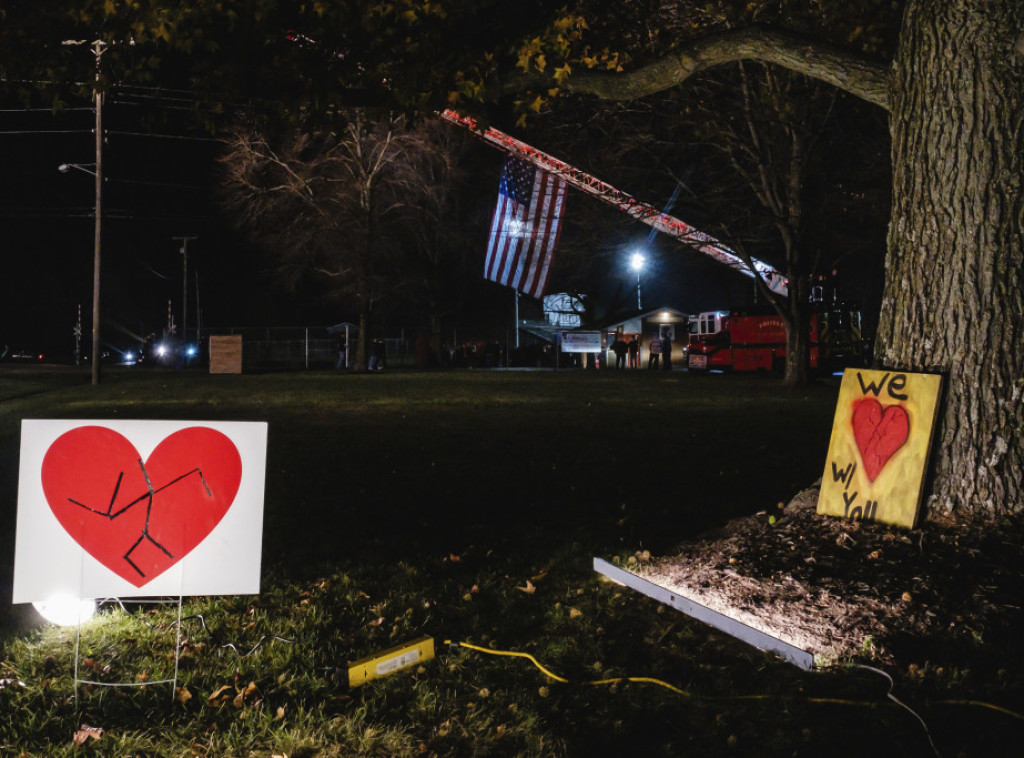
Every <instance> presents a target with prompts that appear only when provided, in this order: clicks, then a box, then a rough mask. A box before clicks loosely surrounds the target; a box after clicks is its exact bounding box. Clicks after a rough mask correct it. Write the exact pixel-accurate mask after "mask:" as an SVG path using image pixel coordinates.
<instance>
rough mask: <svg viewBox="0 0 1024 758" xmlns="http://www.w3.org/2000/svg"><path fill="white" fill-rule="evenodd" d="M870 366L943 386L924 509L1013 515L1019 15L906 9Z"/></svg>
mask: <svg viewBox="0 0 1024 758" xmlns="http://www.w3.org/2000/svg"><path fill="white" fill-rule="evenodd" d="M891 125H892V129H891V131H892V151H893V159H894V160H893V166H894V176H893V209H892V219H891V222H890V227H889V255H888V259H887V262H886V288H885V293H884V296H883V301H882V320H881V324H880V326H879V333H878V341H879V346H880V350H879V351H878V352H877V355H878V359H879V360H880V361H881V364H882V365H883V366H884V367H886V368H903V369H908V370H923V371H939V372H942V373H944V374H945V375H946V376H947V392H946V400H945V412H944V415H943V418H942V425H941V428H940V434H941V437H940V439H939V440H938V444H937V445H936V448H935V454H936V455H937V465H936V469H935V478H934V482H933V484H932V490H931V504H932V505H933V506H936V507H938V508H940V509H943V510H957V509H960V508H975V509H981V510H983V511H987V512H997V511H1002V510H1014V511H1019V510H1021V508H1022V507H1024V481H1022V477H1024V434H1022V432H1024V414H1022V405H1021V395H1022V392H1024V344H1022V340H1024V317H1022V289H1021V286H1022V280H1021V275H1022V269H1024V191H1022V184H1024V2H1022V1H1021V0H993V2H988V3H977V2H971V1H970V0H916V2H911V3H910V4H909V6H908V9H907V13H906V16H905V19H904V24H903V28H902V32H901V36H900V46H899V49H898V52H897V56H896V61H895V65H894V68H893V86H892V109H891Z"/></svg>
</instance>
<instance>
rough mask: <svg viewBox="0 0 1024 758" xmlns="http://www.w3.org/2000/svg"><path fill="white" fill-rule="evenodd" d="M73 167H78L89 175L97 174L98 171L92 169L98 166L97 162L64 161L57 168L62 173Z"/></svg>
mask: <svg viewBox="0 0 1024 758" xmlns="http://www.w3.org/2000/svg"><path fill="white" fill-rule="evenodd" d="M73 168H75V169H78V170H79V171H81V172H82V173H85V174H89V176H96V172H95V171H93V170H91V169H95V168H96V164H95V163H62V164H60V165H59V166H57V170H58V171H60V172H61V173H62V174H66V173H67V172H68V171H70V170H71V169H73Z"/></svg>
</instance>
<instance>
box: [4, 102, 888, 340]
mask: <svg viewBox="0 0 1024 758" xmlns="http://www.w3.org/2000/svg"><path fill="white" fill-rule="evenodd" d="M70 105H71V107H69V108H68V109H67V110H65V111H63V112H61V113H59V114H56V115H54V114H52V113H51V112H50V111H49V110H47V109H45V108H43V109H41V110H24V109H23V108H22V106H21V104H20V103H17V102H7V103H4V104H3V107H2V109H0V175H2V176H3V179H4V181H3V182H2V183H0V219H2V222H3V224H4V234H3V235H0V256H2V260H3V265H4V271H3V274H2V276H0V282H2V283H0V349H2V347H3V346H8V347H9V348H10V349H12V350H24V351H33V352H38V351H42V352H45V353H47V354H49V355H51V356H54V357H56V358H57V359H62V358H63V359H68V358H70V356H71V354H72V351H73V348H74V337H73V328H74V325H75V321H76V318H77V310H78V307H79V305H81V308H82V313H83V332H84V335H85V336H84V338H83V345H87V344H88V342H89V336H88V335H89V332H90V329H91V309H92V264H93V208H94V201H95V196H94V179H93V177H92V176H90V175H89V174H87V173H84V172H82V171H77V170H70V171H68V172H67V173H60V172H59V171H58V170H57V167H58V166H59V165H60V164H62V163H78V164H91V163H93V162H94V160H95V141H94V136H93V133H92V129H93V124H94V113H93V111H92V109H91V108H90V107H89V106H90V104H89V103H88V102H77V103H75V102H72V103H71V104H70ZM104 129H105V131H106V132H107V141H106V145H105V148H104V173H105V175H106V178H107V181H106V182H105V185H104V222H103V246H102V261H103V267H102V271H103V279H102V297H101V307H102V311H103V321H104V329H103V336H104V339H105V341H107V342H108V343H109V346H110V348H113V349H116V350H126V349H129V348H133V347H135V346H136V345H137V342H138V340H139V339H140V338H141V337H142V336H143V335H145V334H147V333H150V332H155V333H157V334H159V332H160V330H161V329H162V328H163V327H164V326H165V325H166V323H167V309H168V300H171V301H172V307H173V309H174V312H175V318H176V320H177V321H178V322H179V323H180V318H181V313H180V306H181V299H182V275H183V266H182V263H183V257H182V255H181V253H180V252H179V250H180V248H181V244H182V243H181V242H180V241H178V240H175V239H174V238H175V237H181V236H189V237H194V238H195V239H193V240H190V241H189V242H188V253H189V255H188V266H189V271H190V274H191V276H190V287H189V313H188V322H189V326H190V331H191V330H192V329H194V328H195V323H196V293H195V291H194V287H195V278H194V277H195V274H196V272H198V287H199V292H198V299H199V305H200V306H201V308H202V316H203V324H204V326H206V327H224V326H264V325H267V326H269V325H278V326H307V325H308V326H320V325H327V324H330V323H336V322H338V321H342V320H352V319H354V317H355V315H354V314H353V313H345V312H343V309H339V308H337V307H333V308H331V307H326V306H324V305H323V304H322V303H319V302H317V301H315V300H314V299H313V298H304V297H302V296H296V295H292V294H289V293H286V292H284V291H283V290H282V289H281V288H279V287H277V286H275V285H274V283H273V282H272V280H270V279H268V277H267V276H266V273H265V270H266V268H267V266H266V263H265V258H264V255H263V254H262V253H260V252H259V251H257V250H256V249H254V248H253V247H252V246H251V245H249V244H247V243H246V242H245V240H244V239H243V236H242V235H241V234H240V233H239V232H238V231H237V230H234V229H232V228H231V227H230V225H229V224H228V223H227V221H226V219H225V218H224V217H223V214H221V213H220V212H219V209H218V208H217V204H216V197H215V194H214V193H213V192H212V191H211V186H212V184H213V183H214V181H215V179H216V164H215V156H216V155H217V150H218V144H217V143H216V142H215V141H212V140H210V139H209V138H208V136H205V135H202V134H198V133H196V132H194V131H193V130H192V129H191V128H190V124H189V121H188V120H187V119H186V118H184V117H182V116H181V114H180V113H176V110H175V103H174V100H173V98H172V99H170V100H166V99H165V100H164V101H162V102H160V104H159V105H156V106H154V101H153V99H152V97H151V95H150V93H149V92H147V91H146V90H143V89H136V90H133V91H131V92H124V91H122V92H120V93H118V94H116V95H115V96H114V97H112V98H111V99H110V101H108V103H107V104H106V105H105V107H104ZM537 146H538V147H540V148H542V149H545V148H546V149H552V148H551V147H550V146H547V145H540V144H538V145H537ZM475 152H476V154H477V157H476V158H475V160H476V161H477V162H478V163H479V166H480V168H479V169H477V173H478V174H479V175H478V176H477V179H478V181H479V185H480V186H481V187H485V188H490V189H486V190H484V191H483V193H482V194H481V196H480V201H479V202H480V204H481V207H480V208H479V209H478V211H479V212H477V213H475V214H473V218H474V219H476V220H477V221H478V222H479V225H480V227H481V228H480V230H479V237H480V250H479V259H480V269H481V272H482V266H483V257H484V250H485V247H486V233H487V226H488V225H489V220H490V214H491V213H492V211H493V205H494V202H495V199H496V197H497V180H498V171H499V169H500V165H501V162H502V156H501V154H500V153H498V152H497V151H496V150H493V149H491V148H489V147H486V146H484V145H482V144H481V145H480V146H479V148H478V149H477V150H476V151H475ZM593 170H595V171H596V169H593ZM489 173H493V181H488V176H489ZM599 178H604V177H599ZM634 191H635V190H634ZM638 199H640V200H643V201H646V202H650V203H651V204H652V205H659V204H660V203H663V202H665V201H666V200H667V198H658V197H642V196H641V197H638ZM585 202H588V200H587V199H586V198H584V197H583V196H582V195H581V194H580V193H578V192H575V191H570V193H569V196H568V206H567V207H568V213H569V214H570V216H572V215H573V213H574V208H579V206H580V204H582V203H585ZM589 202H594V201H589ZM606 208H607V210H604V211H602V212H603V213H607V214H609V216H611V217H612V218H614V219H616V220H615V222H613V223H612V224H610V225H609V228H610V229H612V231H611V233H609V234H608V235H607V238H606V240H605V242H604V243H603V244H604V246H605V249H604V250H601V251H596V253H599V254H600V255H603V256H605V257H606V258H607V260H608V264H607V266H606V269H605V271H606V278H605V279H604V280H603V283H604V285H605V287H604V291H603V292H600V293H595V294H597V295H599V296H600V297H602V298H604V299H605V300H606V305H605V307H603V308H600V309H599V310H600V311H604V312H606V313H608V314H609V315H611V313H612V312H614V311H615V310H616V308H617V305H618V304H619V303H622V304H623V305H624V306H626V307H633V306H635V302H636V276H635V274H634V273H633V272H632V271H630V270H629V269H628V268H627V261H628V257H629V252H630V250H631V248H633V247H635V246H642V247H644V248H645V249H646V250H647V251H648V253H649V256H648V257H649V264H648V266H647V267H646V268H645V270H644V271H643V273H642V275H641V288H642V294H643V306H644V309H645V310H647V309H653V308H656V307H660V306H663V305H671V306H674V307H678V308H681V309H683V310H686V311H694V312H695V311H701V310H711V309H719V308H727V307H730V306H731V305H737V304H742V302H743V301H749V299H750V298H751V296H752V293H753V291H754V287H753V282H752V280H749V279H746V278H745V277H742V276H739V275H737V274H734V273H732V272H731V271H728V270H726V269H725V268H724V267H722V266H719V265H718V264H716V263H713V262H711V261H710V260H707V259H704V258H703V257H701V256H699V255H697V254H694V253H692V252H690V251H688V250H687V249H685V248H684V247H683V246H682V245H680V244H679V243H678V242H676V241H673V240H671V239H669V238H666V237H664V236H663V235H658V236H656V237H655V238H654V239H653V240H652V238H651V235H650V234H649V231H650V230H649V228H648V227H646V226H644V225H642V224H639V223H636V222H631V221H629V220H628V219H624V218H622V219H619V217H620V216H624V214H621V213H620V212H619V211H617V210H614V209H612V208H611V207H610V206H606ZM577 212H578V211H577ZM683 215H684V216H685V213H684V214H683ZM684 220H689V219H686V218H685V217H684ZM565 229H566V231H565V232H564V233H565V234H567V235H571V234H573V231H572V224H566V227H565ZM872 265H874V264H872ZM860 268H861V273H862V274H864V275H863V276H858V277H850V278H849V280H848V282H847V283H848V285H849V289H850V292H849V293H848V296H849V297H851V298H854V299H859V300H862V301H865V302H866V304H867V305H868V306H869V308H870V306H871V301H872V299H877V289H878V282H879V281H880V275H881V269H880V266H879V267H877V268H878V271H877V272H876V271H874V269H871V268H868V267H864V266H862V267H860ZM556 284H557V283H556ZM478 285H479V289H480V295H481V297H479V298H478V299H476V300H472V298H471V299H470V302H471V303H472V302H475V303H476V304H477V305H476V306H473V307H476V308H480V307H482V306H481V305H480V304H489V306H491V307H490V311H491V313H488V314H486V317H491V316H493V315H494V313H493V311H494V307H493V306H494V304H495V303H496V302H497V303H499V304H500V303H504V302H505V301H506V300H507V301H508V305H509V307H508V311H509V313H508V318H509V321H510V323H511V313H512V310H511V303H512V293H511V291H510V290H507V289H504V288H500V287H499V286H498V285H494V284H491V283H488V282H484V281H483V279H482V275H481V278H480V281H479V282H478ZM552 291H554V290H552ZM475 315H479V316H480V318H481V321H482V320H483V318H485V314H484V313H483V312H482V311H478V312H477V314H474V313H470V314H468V319H467V318H463V319H462V320H461V323H460V327H459V328H460V329H461V330H462V333H463V334H467V332H466V329H467V322H468V324H469V325H470V328H472V323H473V319H474V316H475ZM499 316H500V314H499ZM870 318H871V317H870V316H869V320H870ZM467 336H468V334H467Z"/></svg>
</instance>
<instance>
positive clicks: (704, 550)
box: [627, 487, 1024, 671]
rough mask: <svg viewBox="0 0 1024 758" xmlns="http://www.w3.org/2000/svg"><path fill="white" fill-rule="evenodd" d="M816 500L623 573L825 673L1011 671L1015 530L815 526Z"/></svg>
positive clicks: (944, 525) (1023, 589)
mask: <svg viewBox="0 0 1024 758" xmlns="http://www.w3.org/2000/svg"><path fill="white" fill-rule="evenodd" d="M817 499H818V489H817V487H814V488H811V489H808V490H805V491H804V492H801V493H800V494H799V495H797V496H796V497H795V498H794V499H793V500H792V501H791V502H790V503H788V504H785V505H784V504H782V503H779V504H778V505H777V506H776V507H775V508H774V509H772V510H771V511H770V512H762V513H759V514H757V515H755V516H751V517H746V518H742V519H737V520H735V521H732V522H730V523H729V524H727V525H726V526H725V527H723V528H722V529H720V530H718V531H716V532H714V533H711V534H706V535H704V536H703V537H702V538H701V539H699V540H697V541H694V542H691V543H687V544H685V545H682V546H681V547H680V549H679V552H678V553H677V554H675V555H670V556H666V557H656V558H652V557H651V556H650V555H649V554H647V553H646V552H644V553H637V555H636V556H634V557H633V558H631V559H630V565H629V566H627V568H628V569H629V570H631V571H633V572H635V573H636V574H638V575H640V576H643V577H644V578H646V579H648V580H650V581H653V582H655V583H656V584H659V585H661V586H663V587H666V588H668V589H671V590H674V591H675V592H677V593H679V594H681V595H685V596H686V597H689V598H691V599H693V600H696V601H697V602H700V603H702V604H704V605H706V606H708V607H710V608H712V609H714V610H717V611H719V612H721V613H724V614H726V615H728V616H730V617H732V618H734V619H736V620H738V621H741V622H743V623H746V624H748V625H750V626H754V627H755V628H760V629H762V630H763V631H765V632H767V633H769V634H772V635H773V636H776V637H778V638H779V639H783V640H785V641H786V642H789V643H790V644H793V645H795V646H797V647H799V648H802V649H804V650H808V651H810V652H812V653H814V654H815V655H816V656H819V657H820V658H819V660H820V661H821V662H823V663H831V662H835V661H841V660H858V661H862V662H871V663H872V664H879V665H887V666H891V667H894V668H896V669H897V670H903V671H906V670H908V669H909V670H911V671H913V670H914V667H919V668H920V667H927V666H928V665H933V666H943V665H945V666H968V665H970V664H971V662H972V661H976V660H977V659H978V658H979V657H993V656H994V657H999V658H1003V659H1004V660H1007V661H1019V660H1020V655H1019V654H1017V653H1016V652H1015V650H1010V649H1008V648H1018V647H1020V646H1019V639H1020V635H1021V633H1024V614H1022V612H1021V604H1022V603H1024V576H1022V575H1024V572H1022V571H1021V569H1022V567H1024V520H1022V519H1020V518H1007V519H1001V520H991V521H963V520H954V519H950V518H931V519H928V520H925V521H923V522H922V523H921V525H919V526H918V528H916V529H913V530H906V529H902V528H899V527H894V526H889V525H885V524H878V523H871V522H861V521H849V520H844V519H839V518H834V517H831V516H821V515H818V514H817V513H816V510H815V508H816V505H817ZM1006 656H1009V658H1008V659H1007V658H1006ZM1010 665H1012V664H1010Z"/></svg>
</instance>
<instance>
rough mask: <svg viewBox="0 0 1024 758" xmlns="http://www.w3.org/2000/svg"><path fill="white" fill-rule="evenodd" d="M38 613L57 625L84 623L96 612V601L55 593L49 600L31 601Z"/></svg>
mask: <svg viewBox="0 0 1024 758" xmlns="http://www.w3.org/2000/svg"><path fill="white" fill-rule="evenodd" d="M32 606H33V607H34V608H35V609H36V611H38V612H39V615H40V616H42V617H43V618H44V619H46V620H47V621H49V622H50V623H51V624H55V625H57V626H77V625H78V624H82V623H85V622H86V621H88V620H89V619H91V618H92V616H93V614H94V613H96V601H95V600H93V599H91V598H87V599H79V598H75V597H71V596H70V595H55V596H53V597H51V598H50V599H49V600H45V601H42V602H38V603H32Z"/></svg>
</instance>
